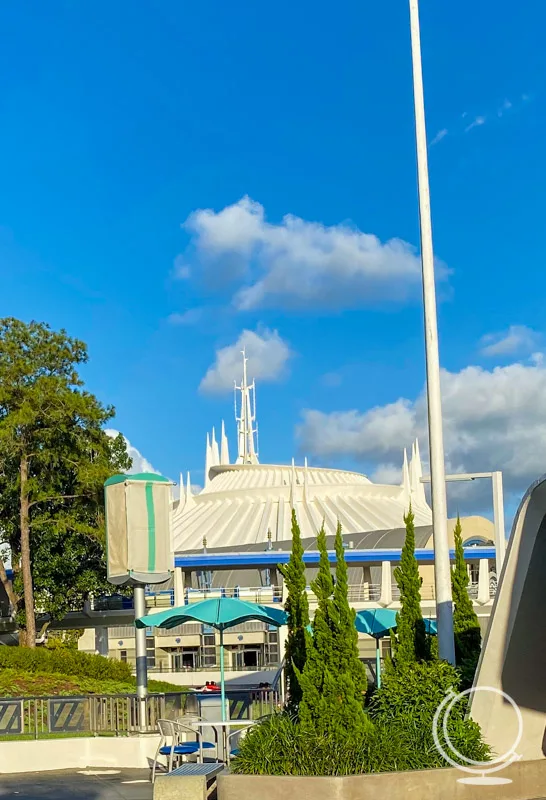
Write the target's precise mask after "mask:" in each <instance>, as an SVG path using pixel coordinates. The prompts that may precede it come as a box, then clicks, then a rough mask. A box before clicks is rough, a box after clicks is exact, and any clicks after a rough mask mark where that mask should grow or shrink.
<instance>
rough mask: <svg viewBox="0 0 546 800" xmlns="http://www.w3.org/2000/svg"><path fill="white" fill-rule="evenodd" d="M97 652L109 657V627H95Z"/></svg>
mask: <svg viewBox="0 0 546 800" xmlns="http://www.w3.org/2000/svg"><path fill="white" fill-rule="evenodd" d="M95 652H96V653H97V655H99V656H106V657H108V628H95Z"/></svg>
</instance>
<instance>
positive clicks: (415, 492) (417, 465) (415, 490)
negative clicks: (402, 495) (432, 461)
mask: <svg viewBox="0 0 546 800" xmlns="http://www.w3.org/2000/svg"><path fill="white" fill-rule="evenodd" d="M409 471H410V483H411V496H412V499H414V500H415V502H416V503H426V502H427V501H426V496H425V487H424V484H423V483H422V482H421V478H422V477H423V467H422V465H421V456H420V453H419V441H418V440H417V439H416V440H415V442H414V443H413V445H412V448H411V464H410V470H409Z"/></svg>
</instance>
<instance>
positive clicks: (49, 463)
mask: <svg viewBox="0 0 546 800" xmlns="http://www.w3.org/2000/svg"><path fill="white" fill-rule="evenodd" d="M86 361H87V349H86V346H85V344H84V343H83V342H81V341H79V340H77V339H71V338H69V337H68V336H67V334H66V332H65V331H64V330H61V331H59V332H55V331H52V330H51V328H50V327H49V326H48V325H46V324H44V323H38V322H30V323H28V324H27V323H24V322H22V321H20V320H17V319H13V318H6V319H2V320H0V468H1V469H0V516H1V518H2V531H1V535H2V537H3V541H4V542H5V543H7V544H8V545H9V547H10V550H11V555H12V564H13V569H14V573H15V578H14V581H13V585H12V584H11V583H10V581H9V580H8V578H7V574H6V569H5V566H4V563H3V561H1V560H0V561H1V563H0V580H1V581H2V583H3V585H4V588H5V590H6V592H7V594H8V597H9V600H10V602H11V604H12V606H13V608H14V610H15V612H16V616H17V620H18V622H19V626H20V631H21V636H20V641H21V643H22V644H26V645H27V646H28V647H34V646H35V639H36V620H35V611H36V609H38V610H39V611H44V612H45V611H47V612H49V613H53V615H57V614H62V613H64V611H66V610H67V609H68V607H69V604H70V602H71V601H72V600H73V598H74V596H75V595H80V596H84V595H85V594H86V593H87V592H89V591H93V590H94V589H95V588H96V587H97V585H98V584H100V583H102V582H103V580H104V579H105V572H104V557H103V548H102V545H103V541H104V500H103V488H102V485H103V482H104V480H105V479H106V478H107V477H108V476H109V475H112V474H113V473H115V472H116V471H120V470H123V469H127V468H129V467H130V464H131V462H130V459H129V458H128V456H127V452H126V448H125V445H124V442H123V437H121V436H118V437H117V438H116V439H112V438H110V437H109V436H107V435H106V433H105V432H104V425H105V423H106V422H107V421H108V420H109V419H111V417H112V416H113V414H114V410H113V408H112V407H104V406H103V405H102V404H101V403H100V402H99V401H98V400H97V398H96V397H94V395H92V394H90V393H89V392H87V391H85V390H84V389H83V382H82V380H81V378H80V376H79V374H78V371H77V367H78V365H80V364H84V363H85V362H86ZM63 559H64V560H63ZM65 562H66V563H65ZM97 576H98V577H97ZM35 591H36V593H37V594H36V597H35Z"/></svg>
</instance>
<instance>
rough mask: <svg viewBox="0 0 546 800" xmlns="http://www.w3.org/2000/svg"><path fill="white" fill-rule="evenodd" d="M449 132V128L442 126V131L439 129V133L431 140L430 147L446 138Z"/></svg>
mask: <svg viewBox="0 0 546 800" xmlns="http://www.w3.org/2000/svg"><path fill="white" fill-rule="evenodd" d="M448 133H449V131H448V129H447V128H442V130H441V131H438V133H437V134H436V136H435V137H434V139H433V140H432V141H431V143H430V147H434V145H435V144H438V142H441V141H442V139H445V137H446V136H447V135H448Z"/></svg>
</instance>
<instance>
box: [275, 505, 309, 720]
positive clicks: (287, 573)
mask: <svg viewBox="0 0 546 800" xmlns="http://www.w3.org/2000/svg"><path fill="white" fill-rule="evenodd" d="M279 569H280V571H281V573H282V575H283V577H284V581H285V584H286V588H287V592H288V594H287V598H286V603H285V606H284V608H285V610H286V612H287V614H288V637H287V639H286V649H285V672H286V681H287V687H288V703H287V708H288V711H289V712H290V713H292V714H295V713H297V710H298V707H299V704H300V701H301V686H300V682H299V677H298V676H299V675H301V673H302V672H303V669H304V667H305V660H306V651H307V645H306V639H307V636H308V633H307V626H308V625H309V600H308V598H307V592H306V590H305V589H306V580H305V564H304V563H303V545H302V543H301V533H300V526H299V525H298V519H297V517H296V512H295V510H294V509H292V552H291V554H290V561H289V562H288V564H284V565H282V566H279Z"/></svg>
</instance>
